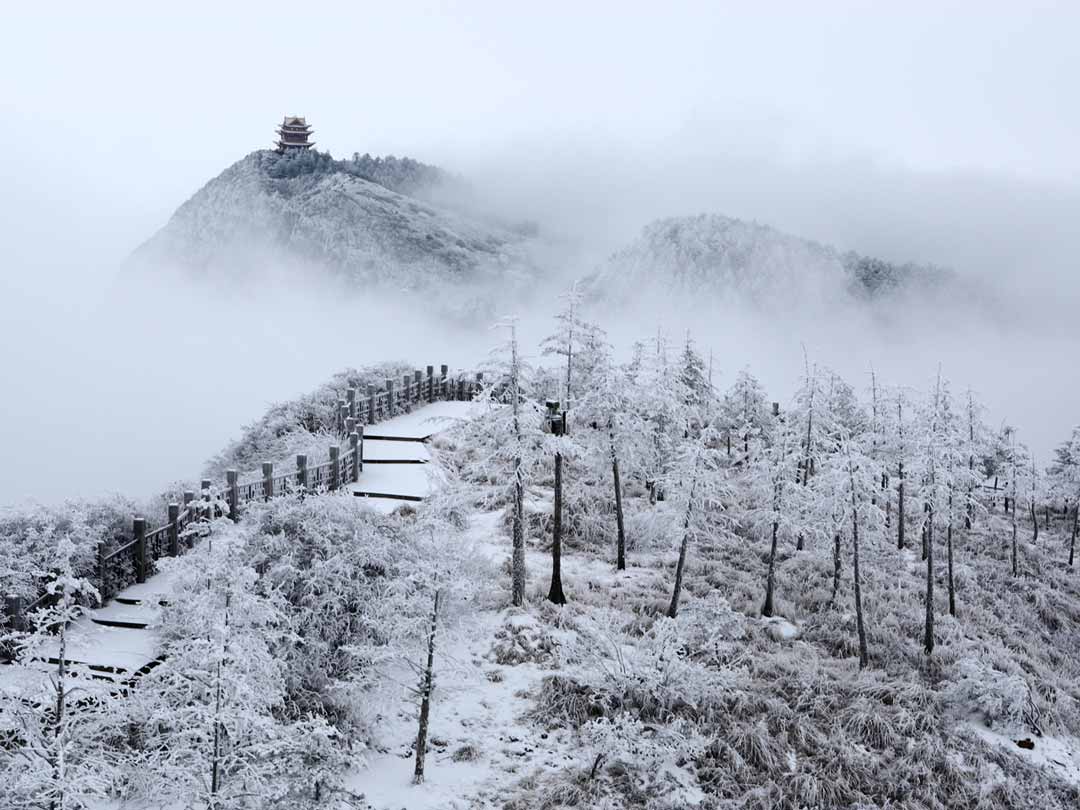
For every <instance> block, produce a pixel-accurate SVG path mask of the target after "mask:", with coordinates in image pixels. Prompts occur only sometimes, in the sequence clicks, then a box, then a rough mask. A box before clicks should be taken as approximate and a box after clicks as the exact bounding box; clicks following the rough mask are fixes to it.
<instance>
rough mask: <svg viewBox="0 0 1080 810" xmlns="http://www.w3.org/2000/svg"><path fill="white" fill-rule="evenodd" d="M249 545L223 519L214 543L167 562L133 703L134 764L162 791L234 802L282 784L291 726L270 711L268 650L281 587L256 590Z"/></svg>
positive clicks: (278, 619)
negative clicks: (156, 660)
mask: <svg viewBox="0 0 1080 810" xmlns="http://www.w3.org/2000/svg"><path fill="white" fill-rule="evenodd" d="M222 522H224V521H222ZM245 551H246V549H245V541H244V537H243V535H242V534H241V533H240V532H239V531H235V530H233V531H230V530H229V529H228V528H227V527H220V529H219V530H218V531H216V532H215V534H214V536H213V541H212V542H210V540H209V539H208V540H206V541H204V542H202V543H201V544H200V545H199V547H197V548H196V549H194V550H193V551H192V552H191V553H189V554H187V555H184V556H182V557H179V558H177V559H175V560H170V561H169V562H168V565H169V567H170V569H171V574H172V576H173V581H174V587H173V592H172V596H171V599H170V604H169V606H168V607H167V608H166V609H165V612H164V616H163V620H162V628H161V634H162V639H163V644H162V653H163V656H162V658H163V663H162V664H161V665H160V666H158V667H156V668H155V669H154V670H152V671H151V672H150V673H149V674H148V675H146V676H144V678H143V680H142V682H141V684H140V688H139V689H138V690H137V692H135V693H134V695H133V698H132V708H131V715H132V720H133V721H134V722H136V723H137V724H138V726H139V727H140V728H141V729H142V740H141V743H142V749H143V757H142V761H141V762H140V769H145V770H146V771H148V772H149V773H151V774H152V785H153V792H154V793H155V794H156V796H157V797H158V798H159V799H160V798H166V797H168V798H170V799H171V800H172V801H175V802H181V803H184V804H187V805H189V806H198V807H207V808H219V807H230V806H235V805H237V804H240V803H243V802H245V801H247V802H251V801H253V800H254V799H255V797H260V796H263V795H265V793H266V792H268V791H280V790H283V789H285V783H286V781H287V780H286V779H284V778H282V777H283V776H285V775H286V774H287V773H288V772H289V771H290V770H292V769H291V768H290V767H289V766H288V765H287V764H286V762H285V759H286V756H287V754H288V753H289V752H290V751H295V750H296V746H295V745H294V744H293V741H292V740H291V734H290V732H291V730H292V729H291V728H290V727H289V726H288V725H285V724H280V723H278V722H277V720H276V717H275V714H276V712H277V710H278V709H279V707H280V706H281V705H282V704H283V702H284V698H285V682H284V677H283V672H282V668H283V665H282V662H281V661H280V660H279V659H277V658H275V657H274V655H273V652H272V650H273V648H274V646H275V644H274V636H277V635H279V634H282V633H286V634H287V633H288V632H289V631H288V624H287V621H286V617H285V614H284V612H283V605H282V600H281V596H280V594H278V593H275V592H271V593H269V594H263V593H260V592H259V588H258V579H259V576H258V573H257V572H256V571H255V569H254V568H253V567H252V566H251V565H250V564H249V562H248V560H247V559H246V554H245ZM298 642H299V638H293V639H292V642H291V643H298ZM272 777H273V778H272Z"/></svg>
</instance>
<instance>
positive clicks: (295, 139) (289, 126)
mask: <svg viewBox="0 0 1080 810" xmlns="http://www.w3.org/2000/svg"><path fill="white" fill-rule="evenodd" d="M277 134H278V140H277V141H276V145H277V153H278V154H279V155H281V154H284V153H285V152H293V151H297V150H303V149H310V148H311V147H313V146H314V145H315V142H314V141H308V136H310V135H311V125H310V124H308V122H307V121H306V120H305V119H304V118H303V117H302V116H299V115H286V116H285V119H284V120H283V121H282V122H281V126H279V127H278V129H277Z"/></svg>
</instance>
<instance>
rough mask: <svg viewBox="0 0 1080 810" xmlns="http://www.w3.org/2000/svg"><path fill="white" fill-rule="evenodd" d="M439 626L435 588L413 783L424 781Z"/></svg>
mask: <svg viewBox="0 0 1080 810" xmlns="http://www.w3.org/2000/svg"><path fill="white" fill-rule="evenodd" d="M438 627H439V591H438V589H436V590H435V606H434V607H433V608H432V609H431V627H430V628H429V629H428V648H427V666H426V667H425V668H424V679H423V680H422V681H421V682H420V727H419V728H418V729H417V732H416V767H415V768H414V769H413V784H414V785H419V784H420V783H422V782H423V781H424V754H425V753H426V750H427V733H428V716H429V715H430V713H431V689H432V682H433V680H434V675H435V632H436V630H438Z"/></svg>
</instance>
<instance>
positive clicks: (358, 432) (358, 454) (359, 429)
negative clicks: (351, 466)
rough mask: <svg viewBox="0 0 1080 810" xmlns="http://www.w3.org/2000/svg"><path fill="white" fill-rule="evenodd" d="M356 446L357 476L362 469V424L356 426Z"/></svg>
mask: <svg viewBox="0 0 1080 810" xmlns="http://www.w3.org/2000/svg"><path fill="white" fill-rule="evenodd" d="M356 436H357V447H356V476H357V477H358V478H359V477H360V473H362V472H363V471H364V426H363V425H357V426H356Z"/></svg>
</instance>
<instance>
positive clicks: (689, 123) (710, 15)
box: [0, 0, 1080, 255]
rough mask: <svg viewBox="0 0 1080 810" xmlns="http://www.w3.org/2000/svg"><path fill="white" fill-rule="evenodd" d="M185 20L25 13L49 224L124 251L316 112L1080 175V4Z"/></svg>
mask: <svg viewBox="0 0 1080 810" xmlns="http://www.w3.org/2000/svg"><path fill="white" fill-rule="evenodd" d="M886 6H888V8H886ZM163 9H164V4H158V3H145V2H124V3H118V2H110V0H97V1H96V2H93V3H82V2H79V3H74V2H61V3H50V4H47V5H43V4H33V3H14V4H10V6H9V7H8V8H6V9H5V12H4V29H5V31H6V32H7V36H6V37H5V43H4V48H3V49H2V50H0V88H2V92H0V105H2V109H3V113H4V121H5V125H4V127H3V128H2V130H0V148H2V150H3V154H4V155H5V160H4V161H3V169H2V171H3V172H4V173H5V174H8V175H10V176H9V177H8V178H5V179H7V180H9V181H10V180H12V179H13V180H15V181H16V182H17V183H18V188H19V189H20V197H22V198H23V199H25V198H26V197H27V196H28V197H29V198H30V199H29V200H28V202H30V203H32V204H34V205H36V206H38V207H41V208H49V209H52V210H56V208H57V207H58V206H57V200H56V191H57V188H58V187H65V186H66V187H69V188H70V190H71V192H72V193H71V194H69V195H67V197H68V198H69V199H70V200H72V202H71V203H70V205H71V206H72V207H74V208H76V211H74V212H70V211H69V212H67V213H71V214H72V215H73V216H74V215H76V214H78V213H79V209H83V210H84V209H85V206H86V204H87V203H89V204H91V205H92V204H93V203H94V202H95V201H98V202H100V203H101V206H102V209H103V210H104V211H107V212H108V214H109V218H110V219H114V216H113V215H114V214H118V215H121V216H122V218H123V219H122V221H119V222H117V221H110V222H99V223H94V222H93V217H92V216H90V217H80V219H81V222H82V224H83V226H88V227H92V228H93V227H97V228H105V229H107V230H108V232H109V233H110V234H113V233H115V235H116V236H117V244H116V245H115V250H116V251H118V252H119V253H120V254H121V255H122V254H123V252H125V251H126V249H127V248H128V247H129V246H130V243H131V241H133V240H134V241H138V240H140V239H141V238H143V237H145V236H146V234H147V231H148V230H149V229H151V228H153V227H156V226H159V225H160V224H161V223H162V221H163V220H164V219H165V218H167V216H168V214H169V213H171V211H172V210H173V208H175V206H176V205H177V204H178V203H179V202H181V201H182V200H184V199H186V198H187V197H188V196H190V194H191V193H192V192H193V191H194V190H195V189H196V188H198V186H200V185H201V184H202V183H203V182H205V181H206V180H207V179H209V178H210V177H212V176H213V175H214V174H216V173H217V172H218V171H220V170H221V168H223V167H224V166H226V165H228V164H229V163H231V162H232V161H233V160H235V159H237V158H238V157H240V156H242V155H243V154H246V153H247V152H248V151H251V150H252V149H254V148H259V147H265V146H267V145H268V144H269V142H270V140H271V139H272V137H273V126H274V124H275V123H276V121H277V120H278V119H280V117H281V115H282V114H283V113H285V112H295V113H298V114H303V115H306V116H308V118H309V119H310V120H311V121H312V122H313V123H314V125H315V129H316V130H317V140H318V142H319V145H320V147H322V148H328V149H330V150H331V151H332V152H333V153H334V154H336V155H338V156H342V155H348V154H350V153H351V152H353V151H355V150H359V151H361V152H363V151H370V152H372V153H374V154H384V153H396V154H403V153H404V154H410V155H416V156H418V157H421V158H426V159H428V160H429V161H432V162H440V163H449V164H451V165H452V166H466V167H467V166H470V165H474V164H475V163H476V162H477V161H481V160H483V159H484V158H485V157H487V156H491V155H496V156H497V155H507V154H512V155H514V156H515V157H522V156H528V155H530V154H533V155H537V156H538V158H539V159H541V160H543V159H544V158H545V157H551V156H559V157H564V156H565V155H566V154H568V153H573V152H584V153H603V152H613V153H618V154H624V155H628V156H631V157H632V158H633V159H641V160H650V159H651V160H657V159H659V158H661V157H662V156H663V155H665V154H667V153H670V152H682V153H702V154H705V155H709V154H716V153H733V152H749V153H753V154H763V155H768V156H772V157H776V158H779V159H783V160H787V161H790V162H796V163H800V162H810V163H814V162H820V161H823V160H829V161H831V160H851V159H858V160H863V161H872V162H874V163H875V164H877V165H881V166H884V167H886V168H888V169H890V170H910V171H916V172H943V171H944V172H951V171H958V170H963V171H974V172H977V173H985V174H990V175H995V176H1001V177H1007V178H1018V177H1019V178H1025V179H1030V180H1037V181H1040V182H1046V183H1049V184H1052V185H1063V184H1064V185H1071V184H1074V183H1075V181H1076V180H1077V178H1078V177H1080V149H1078V148H1077V143H1078V138H1077V136H1078V133H1080V104H1077V103H1076V88H1077V84H1078V80H1080V48H1078V47H1077V42H1078V41H1080V4H1078V3H1075V2H1059V3H1043V2H1023V3H1017V2H1005V3H1003V2H986V1H985V0H983V1H982V2H974V1H973V2H966V3H955V2H953V3H949V2H940V1H938V2H927V3H914V2H906V3H891V4H886V3H880V2H867V3H856V2H839V3H838V2H833V3H803V2H787V3H782V2H763V3H756V4H753V9H752V10H751V9H750V4H746V3H723V2H716V1H715V0H714V1H713V2H703V3H687V2H665V3H626V2H610V3H600V2H585V3H583V2H544V3H531V4H518V3H505V2H484V3H481V2H472V3H470V2H458V3H412V2H393V3H387V2H377V3H375V2H344V3H317V2H308V1H307V0H305V2H303V3H299V2H293V3H276V2H268V0H260V2H256V3H241V2H221V1H220V0H219V1H218V2H212V3H206V2H198V0H194V1H193V2H184V3H171V4H168V10H163ZM13 157H15V158H16V159H15V160H12V158H13ZM31 181H33V182H31ZM75 198H78V199H77V201H75ZM59 207H60V209H61V210H62V211H63V210H64V205H63V202H61V203H60V206H59ZM105 250H106V253H107V252H108V248H107V247H106V248H105Z"/></svg>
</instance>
